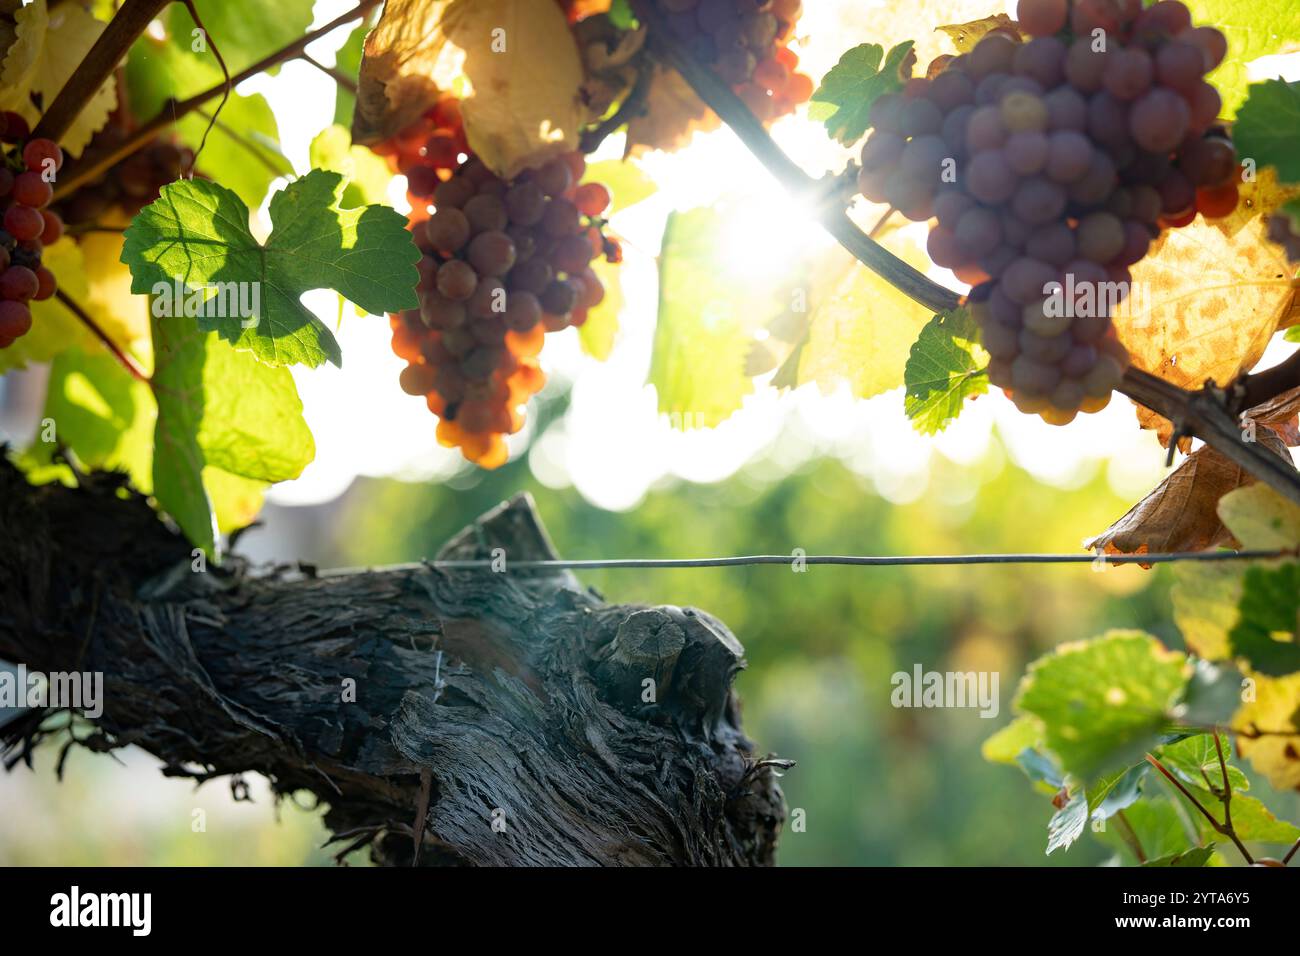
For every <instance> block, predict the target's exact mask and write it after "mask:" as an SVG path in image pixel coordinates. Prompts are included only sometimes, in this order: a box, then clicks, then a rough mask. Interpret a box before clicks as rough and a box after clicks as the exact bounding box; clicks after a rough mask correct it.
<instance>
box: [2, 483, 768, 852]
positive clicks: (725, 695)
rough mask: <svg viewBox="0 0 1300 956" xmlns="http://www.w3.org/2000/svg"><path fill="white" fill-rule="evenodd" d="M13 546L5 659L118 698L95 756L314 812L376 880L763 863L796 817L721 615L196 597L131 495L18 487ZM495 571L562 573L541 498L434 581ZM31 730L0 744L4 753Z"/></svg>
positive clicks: (503, 596) (269, 577)
mask: <svg viewBox="0 0 1300 956" xmlns="http://www.w3.org/2000/svg"><path fill="white" fill-rule="evenodd" d="M0 542H3V543H2V545H0V658H3V659H7V660H11V661H14V662H17V663H23V664H26V665H27V666H28V667H29V668H30V669H33V670H39V671H43V672H50V671H101V672H103V674H104V695H103V696H104V702H103V707H104V711H103V715H102V717H100V718H99V720H97V721H96V724H95V726H96V733H95V734H93V735H92V736H90V737H89V738H88V739H84V740H82V741H81V744H82V745H84V746H88V747H91V748H94V749H108V748H111V747H115V746H121V745H125V744H136V745H137V746H140V747H142V748H144V749H145V750H147V751H149V752H150V753H152V754H155V755H156V756H158V757H159V758H161V759H162V760H163V761H164V763H165V768H164V773H167V774H175V775H187V776H195V777H199V778H207V777H212V776H219V775H225V774H240V773H245V772H250V771H255V772H258V773H262V774H265V775H266V776H267V777H268V778H269V779H270V781H271V784H272V786H273V787H274V789H275V791H276V792H277V793H279V794H287V793H291V792H294V791H299V790H307V791H310V792H311V793H313V794H315V795H316V796H317V797H318V798H319V799H320V800H321V801H322V802H324V803H325V804H327V805H328V809H327V811H326V814H325V823H326V825H327V826H328V827H329V828H330V829H331V830H332V831H333V833H334V836H335V838H336V839H338V840H339V841H341V842H342V843H343V845H344V846H345V847H350V846H354V845H355V846H361V845H366V844H369V846H370V848H371V853H372V856H373V857H374V859H375V860H376V861H378V862H380V863H385V864H410V863H412V862H414V861H415V860H416V857H417V856H418V862H420V863H421V864H451V865H464V864H470V865H545V864H696V865H733V864H738V865H747V864H770V863H771V862H772V861H773V857H774V853H775V849H776V842H777V835H778V832H779V829H780V826H781V823H782V820H783V817H784V805H783V802H782V797H781V791H780V789H779V787H778V786H777V783H776V779H775V778H776V774H775V771H774V767H773V765H771V764H769V763H766V762H764V761H762V760H758V759H756V758H755V756H754V753H753V746H752V745H751V743H750V742H749V741H748V740H747V739H746V738H745V736H744V734H743V733H742V732H741V729H740V717H739V708H738V705H737V701H736V697H735V695H734V693H733V690H732V686H731V685H732V679H733V677H734V676H735V673H736V671H737V670H738V669H739V668H740V667H741V666H743V661H742V657H741V655H742V648H741V646H740V644H739V643H737V641H736V639H735V638H734V637H733V636H732V635H731V634H730V632H729V631H728V630H727V629H726V627H725V626H724V625H723V624H721V623H720V622H719V621H717V620H716V619H714V618H712V617H710V616H709V615H707V614H705V613H702V612H700V611H697V610H693V609H689V608H676V607H670V606H662V607H651V608H644V607H633V606H628V605H611V604H607V603H605V602H604V601H603V600H602V599H601V598H600V596H599V595H598V594H596V593H595V592H594V591H591V590H589V589H584V588H583V587H582V586H581V585H579V583H578V582H577V580H576V579H575V578H574V577H573V576H572V575H571V574H568V573H565V572H561V573H551V572H529V571H507V572H506V573H494V572H491V571H483V570H473V571H447V570H443V569H435V568H433V567H430V566H417V567H405V568H392V569H379V570H373V571H358V572H342V573H324V574H317V573H316V572H315V571H314V569H312V568H310V567H295V568H289V567H278V568H274V569H266V570H263V571H261V572H255V571H254V570H253V569H251V568H249V567H248V566H247V565H246V564H244V563H243V562H241V561H239V560H238V559H231V560H230V561H228V562H227V564H226V565H225V566H223V567H222V568H209V569H208V570H206V571H198V572H196V571H194V570H193V569H192V558H191V551H190V546H189V545H188V544H187V543H186V542H185V541H184V540H183V539H181V538H180V537H178V536H177V535H175V534H174V533H172V532H171V531H169V530H168V529H167V528H166V527H165V526H164V525H163V524H162V523H161V522H160V521H159V520H158V518H157V516H156V515H155V513H154V512H153V511H152V509H150V508H149V506H148V504H147V503H146V502H145V501H144V500H143V499H141V498H140V497H138V496H136V495H133V494H129V493H127V492H126V491H124V490H123V489H122V487H121V483H120V481H119V480H118V479H116V478H112V477H104V476H100V477H92V478H91V479H88V480H87V481H85V482H83V484H82V487H80V488H76V489H69V488H64V487H61V486H57V485H53V486H43V487H32V486H29V485H28V484H27V483H26V482H25V480H24V479H23V477H22V476H21V475H20V474H19V473H18V472H17V471H16V470H15V469H14V468H13V467H12V466H11V465H10V464H8V463H7V462H4V463H0ZM494 548H503V549H505V553H506V556H507V560H508V561H509V560H514V561H520V560H530V559H538V558H553V557H555V555H554V552H553V550H552V548H551V545H550V543H549V541H548V540H547V536H546V534H545V532H544V530H543V529H542V527H541V524H540V522H539V520H538V518H537V515H536V513H535V511H534V509H533V506H532V503H531V501H530V500H529V499H528V498H527V497H526V496H519V497H516V498H514V499H512V500H511V501H509V502H507V503H505V504H503V505H501V506H500V507H498V508H497V509H495V510H493V511H492V512H490V513H488V514H487V515H484V516H483V517H482V518H481V519H479V520H478V521H476V522H475V523H474V524H473V525H471V526H470V527H468V528H466V529H465V530H464V531H463V532H461V533H460V534H459V535H458V536H457V537H456V538H454V539H453V540H452V541H451V542H449V543H448V544H447V545H446V546H445V547H444V548H443V550H442V552H441V553H440V554H439V557H440V558H476V557H488V556H490V554H491V552H492V550H493V549H494ZM41 717H42V715H40V714H34V715H27V716H25V717H24V718H23V719H20V720H19V721H16V722H14V723H12V724H10V725H9V726H8V727H5V728H3V730H0V734H3V735H4V736H5V737H6V741H7V743H8V745H9V747H10V748H11V751H13V752H15V753H17V754H18V755H19V756H21V755H23V754H25V753H27V752H28V750H29V748H30V747H31V746H32V745H33V744H34V742H36V741H37V740H39V739H40V738H41V736H42V731H41V729H40V727H41ZM417 840H418V841H419V847H420V850H419V853H418V855H417V854H416V853H415V847H416V844H417Z"/></svg>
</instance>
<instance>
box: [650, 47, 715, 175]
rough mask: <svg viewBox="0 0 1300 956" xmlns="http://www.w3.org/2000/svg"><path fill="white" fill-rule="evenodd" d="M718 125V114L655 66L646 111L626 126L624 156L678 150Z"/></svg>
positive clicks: (672, 72)
mask: <svg viewBox="0 0 1300 956" xmlns="http://www.w3.org/2000/svg"><path fill="white" fill-rule="evenodd" d="M720 124H721V121H720V120H719V119H718V117H717V114H715V113H714V112H713V111H712V110H711V109H709V108H708V107H707V106H705V105H704V104H703V103H702V102H700V98H699V97H698V96H696V95H695V91H694V90H692V89H691V88H690V86H689V84H687V82H686V81H685V80H683V79H682V77H681V74H680V73H678V72H677V71H676V70H670V69H668V68H667V67H664V66H656V67H655V69H654V75H653V78H652V79H651V81H650V89H649V91H648V92H647V94H646V108H645V110H643V111H642V113H641V115H640V116H636V117H633V119H632V120H631V121H630V122H629V123H628V124H627V155H629V156H634V155H640V154H641V153H644V152H646V151H647V150H652V149H663V150H669V151H672V150H675V149H679V148H681V147H682V146H685V145H686V143H687V142H689V140H690V138H691V137H692V136H694V135H695V133H696V132H707V131H709V130H713V129H717V128H718V126H719V125H720Z"/></svg>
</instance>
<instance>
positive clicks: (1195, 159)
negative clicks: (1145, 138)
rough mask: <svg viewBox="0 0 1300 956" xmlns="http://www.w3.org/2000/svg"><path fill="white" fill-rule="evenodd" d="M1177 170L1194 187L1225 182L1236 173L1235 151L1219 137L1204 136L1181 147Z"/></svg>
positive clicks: (1227, 142) (1227, 141) (1226, 141)
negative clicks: (1180, 171)
mask: <svg viewBox="0 0 1300 956" xmlns="http://www.w3.org/2000/svg"><path fill="white" fill-rule="evenodd" d="M1178 168H1179V169H1180V170H1182V172H1183V174H1184V175H1185V176H1187V178H1188V179H1190V180H1191V181H1192V183H1193V184H1194V185H1196V186H1214V185H1218V184H1220V183H1223V182H1226V181H1227V180H1228V179H1230V178H1231V177H1232V176H1233V174H1235V173H1236V171H1237V151H1236V150H1235V149H1234V148H1233V146H1232V143H1231V142H1230V141H1229V140H1227V139H1224V138H1223V137H1221V136H1206V137H1204V138H1203V139H1198V140H1196V141H1195V142H1193V143H1191V144H1190V145H1188V146H1185V147H1183V149H1181V150H1180V151H1179V153H1178Z"/></svg>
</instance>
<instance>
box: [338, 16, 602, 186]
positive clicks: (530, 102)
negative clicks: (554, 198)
mask: <svg viewBox="0 0 1300 956" xmlns="http://www.w3.org/2000/svg"><path fill="white" fill-rule="evenodd" d="M581 85H582V63H581V61H580V59H579V56H578V48H577V45H576V44H575V43H574V40H573V35H572V33H571V32H570V30H569V25H568V22H567V21H566V20H565V17H564V13H563V12H562V11H561V10H560V8H559V7H558V6H557V5H556V4H554V3H539V2H537V0H388V3H387V4H386V5H385V7H384V13H383V16H382V17H380V19H379V23H378V24H377V25H376V26H375V29H374V30H372V31H371V32H370V35H369V36H368V37H366V46H365V55H364V56H363V57H362V60H361V72H360V80H359V84H358V86H359V89H358V93H357V107H356V112H355V114H354V116H353V121H352V135H353V140H354V141H355V142H358V143H375V142H379V141H381V140H384V139H387V138H388V137H390V136H392V135H393V134H394V133H396V132H397V131H398V130H400V129H402V128H403V127H405V126H408V125H410V124H411V123H412V122H413V121H415V120H416V119H418V117H419V116H420V114H421V113H422V112H423V111H424V110H425V109H427V108H428V107H429V106H431V105H432V104H433V102H434V100H435V99H436V97H437V94H438V91H439V90H447V91H451V92H454V93H456V95H458V96H460V97H461V114H462V115H463V116H464V118H465V134H466V136H467V137H468V139H469V144H470V148H471V149H473V150H474V152H475V153H476V154H477V155H478V157H479V158H480V159H481V160H482V161H483V162H484V163H485V164H486V165H487V166H488V167H489V168H490V169H492V170H493V171H494V172H496V173H497V174H498V175H501V176H504V177H506V178H513V177H514V176H516V175H518V174H519V173H520V172H521V171H522V170H523V169H524V168H525V167H527V166H530V165H535V164H537V163H538V162H540V161H541V160H543V159H545V158H546V157H548V156H552V155H555V154H557V153H561V152H566V151H568V150H572V149H575V148H576V144H577V142H578V133H579V130H580V128H581V126H582V123H583V122H584V121H585V120H586V119H587V117H586V115H585V110H584V109H583V108H582V105H581V103H580V100H579V96H578V91H579V87H580V86H581Z"/></svg>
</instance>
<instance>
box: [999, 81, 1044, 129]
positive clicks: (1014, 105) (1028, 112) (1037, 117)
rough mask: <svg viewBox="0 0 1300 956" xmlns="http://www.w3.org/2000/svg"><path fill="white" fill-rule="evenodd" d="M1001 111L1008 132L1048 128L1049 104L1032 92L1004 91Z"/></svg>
mask: <svg viewBox="0 0 1300 956" xmlns="http://www.w3.org/2000/svg"><path fill="white" fill-rule="evenodd" d="M999 111H1000V113H1001V116H1002V124H1003V125H1004V126H1005V127H1006V128H1007V130H1008V132H1011V133H1027V132H1038V131H1041V130H1044V129H1046V128H1047V120H1048V112H1047V104H1046V103H1044V102H1043V99H1042V97H1040V96H1035V95H1033V94H1032V93H1024V92H1019V91H1014V92H1010V93H1004V95H1003V97H1002V105H1001V107H1000V110H999Z"/></svg>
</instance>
